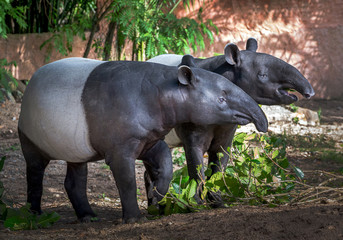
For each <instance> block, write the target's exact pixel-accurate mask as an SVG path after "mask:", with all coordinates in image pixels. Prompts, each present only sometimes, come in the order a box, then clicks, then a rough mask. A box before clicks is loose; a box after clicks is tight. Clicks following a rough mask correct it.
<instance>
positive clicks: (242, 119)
mask: <svg viewBox="0 0 343 240" xmlns="http://www.w3.org/2000/svg"><path fill="white" fill-rule="evenodd" d="M235 118H236V120H237V122H238V124H239V125H246V124H248V123H251V122H252V119H251V117H250V116H247V115H245V114H242V113H237V114H235Z"/></svg>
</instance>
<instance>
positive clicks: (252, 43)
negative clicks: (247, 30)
mask: <svg viewBox="0 0 343 240" xmlns="http://www.w3.org/2000/svg"><path fill="white" fill-rule="evenodd" d="M257 47H258V45H257V40H256V39H255V38H249V39H248V41H247V46H246V49H247V50H249V51H252V52H256V50H257Z"/></svg>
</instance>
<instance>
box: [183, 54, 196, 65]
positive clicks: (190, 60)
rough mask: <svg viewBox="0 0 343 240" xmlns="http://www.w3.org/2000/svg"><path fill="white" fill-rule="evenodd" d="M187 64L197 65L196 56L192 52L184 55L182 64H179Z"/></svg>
mask: <svg viewBox="0 0 343 240" xmlns="http://www.w3.org/2000/svg"><path fill="white" fill-rule="evenodd" d="M182 65H186V66H189V67H196V65H195V62H194V57H193V56H192V55H190V54H186V55H184V56H183V57H182V60H181V64H180V65H179V66H182Z"/></svg>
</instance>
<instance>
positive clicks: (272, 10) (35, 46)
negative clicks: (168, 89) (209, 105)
mask: <svg viewBox="0 0 343 240" xmlns="http://www.w3.org/2000/svg"><path fill="white" fill-rule="evenodd" d="M199 2H203V1H199ZM197 4H199V3H197ZM198 8H199V5H196V6H194V8H193V9H194V11H185V10H183V9H182V8H180V9H179V11H178V14H179V15H180V16H189V17H194V18H196V12H197V9H198ZM203 16H204V18H205V19H212V20H213V22H214V23H215V24H216V25H217V26H218V28H219V34H218V35H217V36H216V37H215V41H214V44H213V45H209V44H207V46H206V50H205V51H203V52H199V53H196V54H195V56H202V57H209V56H213V54H214V53H222V52H223V48H224V46H225V44H226V43H228V42H235V43H237V44H238V46H239V47H240V49H244V47H245V42H246V40H247V39H248V38H249V37H255V38H256V39H257V40H258V42H259V48H258V51H260V52H265V53H269V54H272V55H274V56H277V57H279V58H281V59H283V60H285V61H287V62H288V63H290V64H292V65H294V66H295V67H297V68H298V69H299V70H300V72H302V73H303V74H304V75H305V77H307V78H308V79H309V81H310V82H311V84H312V85H313V87H314V88H315V91H316V96H315V97H317V98H324V99H335V98H340V99H343V87H342V86H343V77H342V76H343V67H342V62H343V54H342V52H341V49H343V26H342V23H343V0H332V1H327V0H207V1H206V4H205V5H204V6H203ZM50 36H51V35H50V34H25V35H20V34H19V35H9V36H8V39H0V59H1V58H7V59H8V60H9V61H13V60H15V61H16V62H17V67H13V68H12V69H11V70H12V72H13V74H14V76H15V77H16V78H17V79H29V78H30V77H31V75H32V74H33V73H34V71H35V70H37V69H38V68H39V67H41V66H42V65H44V64H46V63H47V62H50V61H54V60H57V59H60V58H63V57H65V56H62V55H60V54H58V53H57V52H56V51H55V50H52V55H51V57H50V60H49V61H46V58H47V56H48V54H47V52H48V48H47V47H45V48H43V49H42V50H40V49H39V47H40V45H41V44H42V43H43V42H44V41H45V40H46V39H48V38H49V37H50ZM85 46H86V41H82V40H81V39H79V38H75V41H74V45H73V52H72V53H71V54H69V57H76V56H77V57H81V56H82V54H83V52H84V49H85ZM89 57H90V58H96V55H95V54H94V52H93V53H91V54H90V55H89Z"/></svg>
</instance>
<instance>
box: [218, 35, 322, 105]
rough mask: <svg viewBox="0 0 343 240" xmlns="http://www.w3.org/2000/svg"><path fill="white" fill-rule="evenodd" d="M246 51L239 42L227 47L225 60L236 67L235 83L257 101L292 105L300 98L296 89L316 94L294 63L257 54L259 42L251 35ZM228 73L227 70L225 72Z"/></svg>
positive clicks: (300, 91)
mask: <svg viewBox="0 0 343 240" xmlns="http://www.w3.org/2000/svg"><path fill="white" fill-rule="evenodd" d="M246 48H247V49H246V50H244V51H239V49H238V47H237V46H236V45H235V44H227V45H226V46H225V50H224V52H225V60H226V62H227V63H228V64H230V65H232V66H234V68H235V80H234V83H235V84H236V85H237V86H239V87H240V88H242V89H243V90H244V91H245V92H246V93H248V94H249V95H250V96H251V97H252V98H253V99H254V100H255V101H256V102H258V103H259V104H265V105H275V104H290V103H293V102H296V101H297V100H298V98H297V96H295V95H294V94H290V93H289V91H290V90H296V91H298V92H299V93H301V94H302V95H303V96H304V97H305V98H310V97H312V96H313V95H314V94H315V93H314V90H313V88H312V86H311V84H310V83H309V82H308V81H307V79H306V78H305V77H304V76H303V75H302V74H301V73H300V72H299V71H298V70H297V69H296V68H295V67H293V66H291V65H290V64H288V63H286V62H284V61H282V60H281V59H279V58H276V57H273V56H271V55H268V54H264V53H257V52H256V50H257V41H256V40H255V39H253V38H250V39H249V40H248V41H247V46H246ZM223 76H225V73H224V74H223Z"/></svg>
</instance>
